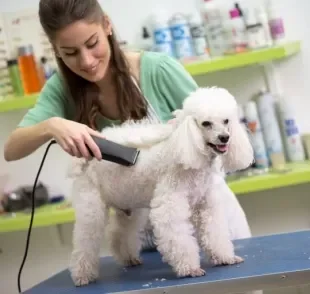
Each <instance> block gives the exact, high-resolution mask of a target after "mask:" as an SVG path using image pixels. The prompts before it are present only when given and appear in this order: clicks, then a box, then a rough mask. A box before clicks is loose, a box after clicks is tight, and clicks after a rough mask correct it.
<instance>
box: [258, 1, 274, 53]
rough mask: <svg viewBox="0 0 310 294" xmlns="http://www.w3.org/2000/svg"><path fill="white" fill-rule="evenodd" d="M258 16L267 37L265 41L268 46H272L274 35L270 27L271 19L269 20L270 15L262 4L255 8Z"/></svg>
mask: <svg viewBox="0 0 310 294" xmlns="http://www.w3.org/2000/svg"><path fill="white" fill-rule="evenodd" d="M255 12H256V17H257V20H258V22H259V23H260V24H261V25H262V28H263V32H264V37H265V43H266V46H267V47H270V46H272V37H271V32H270V27H269V21H268V15H267V13H266V10H265V9H264V7H263V6H262V5H259V6H257V7H256V8H255Z"/></svg>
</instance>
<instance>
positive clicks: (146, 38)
mask: <svg viewBox="0 0 310 294" xmlns="http://www.w3.org/2000/svg"><path fill="white" fill-rule="evenodd" d="M140 47H141V49H142V50H145V51H151V50H152V47H153V40H152V38H151V36H150V34H149V32H148V30H147V28H146V27H142V38H141V45H140Z"/></svg>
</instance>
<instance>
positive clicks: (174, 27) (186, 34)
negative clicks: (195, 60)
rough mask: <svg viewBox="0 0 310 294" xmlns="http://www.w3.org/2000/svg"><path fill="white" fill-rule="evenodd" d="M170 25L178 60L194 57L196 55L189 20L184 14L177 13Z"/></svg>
mask: <svg viewBox="0 0 310 294" xmlns="http://www.w3.org/2000/svg"><path fill="white" fill-rule="evenodd" d="M169 25H170V30H171V35H172V41H173V46H174V52H175V55H176V58H178V59H184V58H189V57H193V56H194V55H195V54H194V48H193V43H192V36H191V32H190V27H189V23H188V20H187V18H186V17H185V16H184V15H183V14H181V13H177V14H175V15H174V16H172V18H171V19H170V21H169Z"/></svg>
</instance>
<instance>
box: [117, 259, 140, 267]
mask: <svg viewBox="0 0 310 294" xmlns="http://www.w3.org/2000/svg"><path fill="white" fill-rule="evenodd" d="M122 263H123V264H124V266H126V267H131V266H138V265H142V264H143V261H142V259H141V258H139V257H132V258H129V259H126V260H123V261H122Z"/></svg>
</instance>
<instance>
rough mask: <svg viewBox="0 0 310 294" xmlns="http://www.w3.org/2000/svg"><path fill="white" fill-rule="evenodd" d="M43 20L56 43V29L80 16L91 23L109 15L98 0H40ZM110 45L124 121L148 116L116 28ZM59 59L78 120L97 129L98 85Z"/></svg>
mask: <svg viewBox="0 0 310 294" xmlns="http://www.w3.org/2000/svg"><path fill="white" fill-rule="evenodd" d="M39 17H40V22H41V25H42V27H43V30H44V31H45V33H46V35H47V37H48V38H49V40H50V42H51V43H52V45H53V41H54V40H55V35H56V33H57V32H58V31H59V30H61V29H63V28H65V27H66V26H68V25H70V24H72V23H74V22H76V21H80V20H85V21H87V22H89V23H102V25H104V23H105V22H104V20H105V18H106V17H107V16H106V15H105V13H104V12H103V10H102V9H101V6H100V4H99V3H98V1H97V0H40V4H39ZM108 41H109V44H110V48H111V60H110V67H111V70H112V71H111V72H112V74H113V79H114V81H115V88H116V89H117V105H118V108H119V111H120V115H121V117H120V119H121V121H125V120H127V119H134V120H139V119H142V118H143V117H145V116H146V113H147V107H146V102H145V100H144V97H143V95H142V93H141V92H140V90H139V89H138V87H137V86H136V84H135V83H134V81H133V80H132V77H131V74H130V70H129V65H128V63H127V60H126V58H125V56H124V53H123V52H122V50H121V48H120V46H119V44H118V42H117V40H116V38H115V34H114V32H112V34H111V35H109V36H108ZM55 55H56V60H57V64H58V66H59V69H60V71H61V74H62V75H63V77H64V80H65V82H66V84H67V89H68V94H69V95H70V96H71V98H72V99H73V101H74V104H75V107H76V118H75V119H76V121H78V122H81V123H83V124H86V125H88V126H89V127H91V128H94V129H96V128H97V125H96V117H97V114H98V113H99V112H100V110H101V106H100V105H101V104H100V101H99V94H100V91H99V88H98V86H97V85H96V84H95V83H91V82H89V81H87V80H85V79H84V78H82V77H80V76H79V75H77V74H75V73H74V72H72V71H71V70H70V69H69V68H68V67H67V66H66V65H65V64H64V62H63V61H62V59H61V58H59V57H57V54H55Z"/></svg>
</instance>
